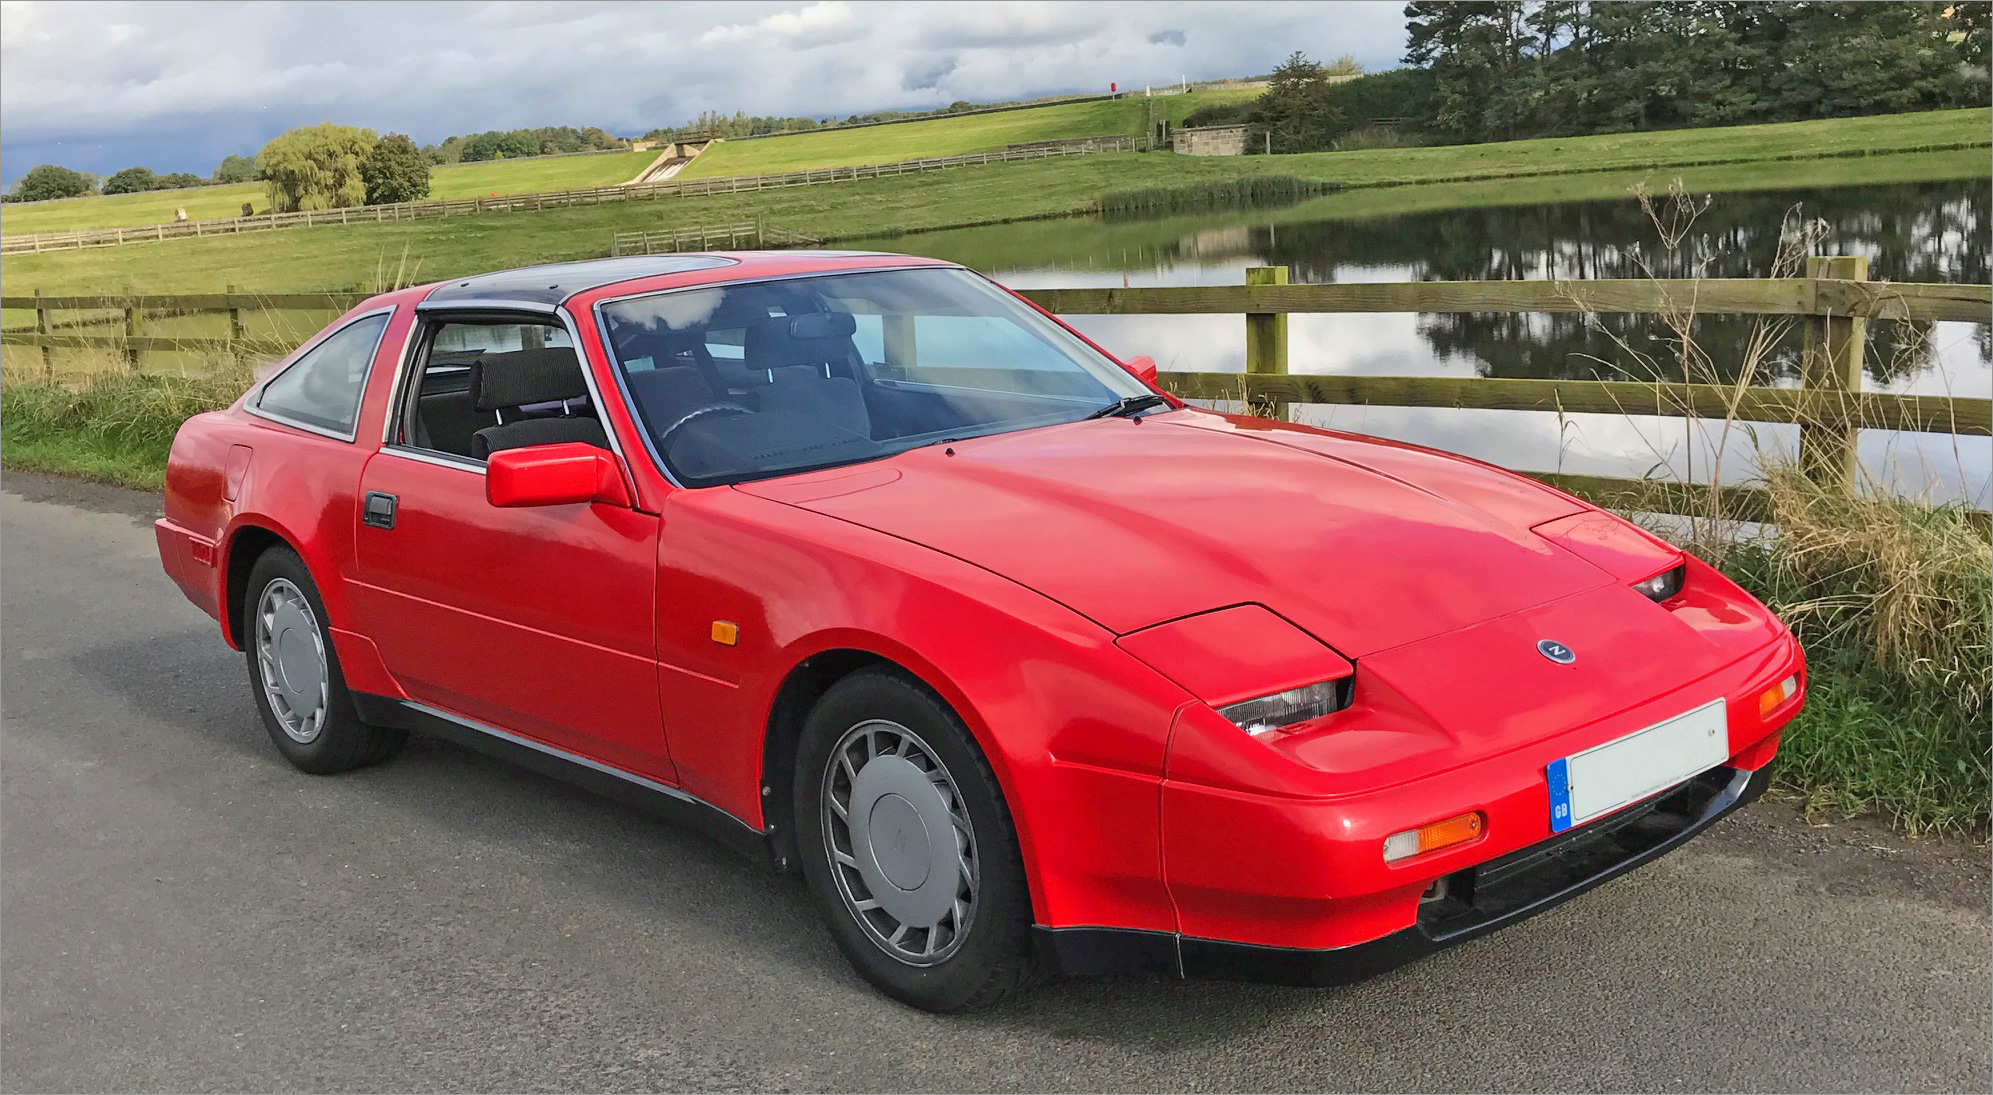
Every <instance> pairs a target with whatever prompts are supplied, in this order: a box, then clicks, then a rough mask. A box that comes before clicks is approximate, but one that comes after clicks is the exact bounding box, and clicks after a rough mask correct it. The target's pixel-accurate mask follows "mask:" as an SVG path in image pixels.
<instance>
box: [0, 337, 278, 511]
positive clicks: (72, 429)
mask: <svg viewBox="0 0 1993 1095" xmlns="http://www.w3.org/2000/svg"><path fill="white" fill-rule="evenodd" d="M250 380H251V376H250V373H249V371H248V370H247V369H246V368H243V367H241V366H236V365H230V364H221V363H217V364H216V365H214V367H213V368H212V369H211V370H210V371H209V372H208V373H207V374H206V375H202V376H155V375H147V374H142V373H130V372H125V371H123V370H122V369H106V370H104V371H101V372H98V373H96V374H94V375H91V376H89V377H88V378H87V379H84V380H82V381H80V382H70V383H65V382H64V381H62V380H60V379H53V378H46V377H38V376H22V375H6V376H4V377H0V462H4V463H5V464H6V466H7V467H9V468H14V469H19V470H22V471H43V472H54V473H58V474H63V475H75V476H80V477H82V478H86V479H94V480H98V481H100V482H106V483H115V484H117V485H118V486H123V487H132V488H135V489H138V490H155V491H156V490H159V489H160V488H161V487H162V486H164V484H165V481H166V454H167V450H168V449H170V448H171V447H172V444H173V435H174V434H175V433H177V432H179V429H180V424H181V423H183V422H185V421H186V420H187V419H189V418H191V417H193V416H194V415H197V414H200V413H201V412H203V411H210V410H214V409H216V408H219V407H226V406H228V405H229V404H230V403H233V402H234V401H235V397H236V396H238V395H241V394H242V391H243V389H244V388H247V387H248V386H249V383H250Z"/></svg>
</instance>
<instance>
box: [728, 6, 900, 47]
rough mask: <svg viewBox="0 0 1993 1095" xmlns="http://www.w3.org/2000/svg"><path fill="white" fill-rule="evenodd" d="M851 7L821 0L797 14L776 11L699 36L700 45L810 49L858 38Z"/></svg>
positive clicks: (859, 32)
mask: <svg viewBox="0 0 1993 1095" xmlns="http://www.w3.org/2000/svg"><path fill="white" fill-rule="evenodd" d="M863 34H864V28H863V27H862V26H861V25H860V23H859V20H858V16H857V15H855V14H854V13H853V12H852V10H851V5H849V4H845V3H842V2H840V0H821V2H820V3H815V4H811V5H810V6H809V7H806V8H803V9H802V10H800V11H778V12H776V13H775V14H773V15H770V16H766V17H764V18H762V19H760V20H758V21H756V22H753V23H727V24H724V25H721V26H717V27H714V28H713V29H711V30H709V31H707V32H706V33H704V34H702V35H700V36H699V44H700V45H701V46H709V47H710V46H725V45H733V44H740V45H749V46H752V45H763V46H778V47H787V48H790V49H795V48H798V47H800V48H803V49H812V48H815V47H817V46H824V45H834V44H836V43H838V42H848V41H850V40H852V39H853V38H857V37H861V36H862V35H863Z"/></svg>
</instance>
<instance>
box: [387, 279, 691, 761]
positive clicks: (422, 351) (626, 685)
mask: <svg viewBox="0 0 1993 1095" xmlns="http://www.w3.org/2000/svg"><path fill="white" fill-rule="evenodd" d="M417 338H418V342H417V343H416V346H417V349H416V352H415V353H413V354H411V355H410V358H409V361H408V363H407V364H406V365H405V369H406V372H405V374H404V375H403V376H402V377H401V378H400V382H399V383H398V384H397V386H396V392H397V397H396V403H395V405H394V407H393V408H391V414H390V418H389V421H388V427H387V433H386V437H385V439H384V443H383V445H382V447H381V449H380V451H379V452H378V453H376V454H375V455H374V457H373V458H372V459H370V460H369V461H368V462H367V465H366V468H365V470H364V472H363V474H362V482H361V484H360V486H361V490H360V507H361V512H360V513H359V514H357V515H356V517H355V520H356V521H357V522H358V525H359V527H358V528H357V529H356V531H355V534H354V535H355V541H356V547H355V561H356V566H355V575H354V581H353V583H352V584H353V589H354V597H355V601H356V612H358V613H359V614H360V616H361V617H362V620H363V627H364V628H365V630H366V633H367V634H368V636H369V637H370V638H372V639H373V641H374V643H375V644H376V646H378V647H379V649H380V653H381V658H382V660H383V662H384V663H385V664H386V665H387V667H388V670H389V672H391V673H392V674H394V676H395V678H396V680H397V681H398V682H399V683H400V684H401V686H402V688H403V689H404V690H405V691H406V692H407V694H408V695H409V697H410V698H412V699H414V700H416V701H418V702H421V703H423V704H427V705H430V706H433V707H437V708H441V709H443V710H445V711H448V712H453V713H456V714H458V715H462V716H467V717H469V718H471V719H473V720H476V721H478V722H482V723H485V724H488V725H492V726H495V727H498V728H500V729H503V730H508V731H512V732H514V733H517V734H521V735H524V736H526V737H529V738H533V739H536V740H538V741H540V742H543V743H546V744H550V745H554V746H557V747H559V748H562V749H565V750H568V751H571V752H575V753H580V754H582V755H584V756H588V757H593V758H595V759H597V760H600V761H604V762H607V763H609V764H611V765H614V766H616V767H619V768H623V769H627V770H630V771H634V772H637V773H640V774H643V775H646V776H650V777H653V778H658V779H663V780H667V781H669V780H672V779H673V778H674V775H675V773H674V772H673V770H672V767H671V763H670V759H669V755H668V751H667V749H666V746H665V739H664V733H663V728H662V725H661V719H660V714H659V704H658V685H657V657H656V639H655V628H654V617H653V612H654V609H653V605H654V603H655V585H656V581H657V555H656V543H657V535H658V518H657V516H656V515H655V514H650V513H644V512H640V511H638V510H635V509H631V508H628V507H623V506H616V505H610V504H606V503H590V504H574V505H555V506H541V507H531V508H505V509H501V508H499V507H496V506H493V505H491V504H490V503H489V502H488V501H487V500H486V497H485V475H484V460H483V459H482V453H481V452H480V451H478V450H479V447H480V445H479V441H478V437H479V435H480V433H483V434H486V435H487V441H489V438H490V436H491V435H494V434H497V433H503V432H505V431H503V430H498V431H494V430H491V429H488V428H487V426H497V425H499V424H500V423H504V422H508V421H509V422H512V423H518V422H520V421H522V420H523V419H525V418H528V417H531V416H533V415H535V414H542V415H550V416H553V417H559V418H563V419H583V418H586V417H588V416H590V415H592V414H593V410H594V406H593V404H592V403H591V401H590V400H589V398H588V394H592V384H590V382H589V381H588V380H587V378H586V375H585V373H584V372H583V371H582V370H583V366H582V363H581V361H580V359H579V357H578V356H577V355H576V354H575V353H574V350H573V343H572V342H571V340H570V336H569V334H568V331H567V329H566V328H565V327H563V326H559V325H556V324H554V323H552V322H550V321H549V318H548V317H545V316H533V315H523V314H522V315H506V314H496V313H480V314H464V315H451V314H447V313H445V314H427V315H425V317H424V321H423V326H422V330H421V331H419V332H418V335H417ZM562 350H565V354H562V353H561V352H560V351H562ZM550 355H551V356H550ZM562 357H566V358H571V359H572V368H573V369H574V370H575V372H576V373H577V374H580V375H579V376H575V377H570V378H569V379H567V380H566V381H558V380H557V382H556V383H555V387H551V388H549V387H546V386H545V382H539V381H533V380H530V379H521V375H522V374H514V373H508V372H506V371H505V370H507V369H508V368H512V367H514V366H515V365H517V363H519V362H522V361H526V360H528V359H530V360H532V361H536V362H538V363H539V364H540V365H541V366H544V365H545V364H546V363H547V362H549V361H550V360H556V361H557V359H559V358H562ZM563 383H564V384H567V385H569V387H560V384H563ZM536 384H539V385H540V389H536V388H535V385H536ZM556 390H558V391H559V393H560V394H559V395H558V397H557V398H556V399H554V400H552V401H541V400H537V399H536V398H535V397H536V396H537V395H541V394H547V393H548V392H552V391H556ZM501 391H504V392H506V393H508V394H505V395H502V396H501V395H496V394H495V393H498V392H501ZM576 393H584V394H581V395H579V396H577V395H576ZM481 398H482V400H483V402H482V403H481V402H480V399H481ZM492 399H501V400H503V401H506V402H508V403H510V404H511V405H510V406H503V407H493V406H490V405H489V404H490V403H491V401H492ZM570 424H571V425H579V424H585V423H573V422H570ZM597 432H599V431H597ZM601 436H602V443H603V444H605V446H606V447H610V448H612V450H613V447H614V444H613V442H612V441H609V439H608V437H607V435H606V433H605V434H601Z"/></svg>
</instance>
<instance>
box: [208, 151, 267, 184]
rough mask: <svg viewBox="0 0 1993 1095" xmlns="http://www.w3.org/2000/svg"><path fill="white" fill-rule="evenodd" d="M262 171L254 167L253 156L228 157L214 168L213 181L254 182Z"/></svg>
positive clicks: (260, 175)
mask: <svg viewBox="0 0 1993 1095" xmlns="http://www.w3.org/2000/svg"><path fill="white" fill-rule="evenodd" d="M262 175H263V171H262V169H261V168H259V167H257V166H256V159H255V157H253V156H228V157H225V158H224V159H223V160H222V161H221V165H220V166H219V167H216V168H215V181H216V182H218V183H246V182H255V181H256V180H257V179H259V178H261V177H262Z"/></svg>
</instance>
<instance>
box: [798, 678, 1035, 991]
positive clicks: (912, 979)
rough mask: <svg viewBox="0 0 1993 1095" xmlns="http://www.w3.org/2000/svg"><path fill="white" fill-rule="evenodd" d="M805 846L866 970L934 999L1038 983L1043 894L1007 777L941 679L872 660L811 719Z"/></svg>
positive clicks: (824, 897) (834, 916)
mask: <svg viewBox="0 0 1993 1095" xmlns="http://www.w3.org/2000/svg"><path fill="white" fill-rule="evenodd" d="M794 794H795V814H794V816H795V818H796V823H797V834H796V841H797V853H798V856H799V857H800V859H801V861H802V867H803V876H804V878H805V879H806V881H807V882H808V884H809V888H810V893H811V895H812V897H814V898H815V900H816V903H817V906H818V909H819V910H820V911H821V912H822V913H823V915H824V918H825V920H826V921H827V922H828V923H829V926H830V929H831V934H832V936H833V937H834V938H835V939H836V940H837V944H838V948H839V949H840V950H842V951H843V952H844V954H845V957H846V958H848V959H850V961H851V964H852V965H853V966H854V967H856V968H857V970H858V972H859V973H860V974H862V975H863V976H864V977H865V978H866V979H867V980H869V981H871V982H872V983H873V984H874V985H876V986H878V988H879V989H880V990H881V991H883V992H885V993H886V994H887V995H889V996H892V997H894V998H895V999H898V1000H901V1001H904V1002H905V1003H908V1004H912V1005H913V1006H915V1007H919V1008H926V1009H928V1010H930V1011H956V1010H963V1009H967V1008H975V1007H981V1006H985V1005H988V1004H991V1003H994V1002H996V1001H997V1000H1000V999H1002V998H1003V997H1004V996H1006V995H1009V994H1010V993H1012V992H1014V991H1016V990H1017V989H1019V988H1022V987H1023V986H1025V985H1027V984H1028V983H1030V981H1031V980H1032V979H1033V976H1034V967H1033V963H1032V957H1031V947H1030V928H1031V902H1030V897H1029V895H1028V894H1027V892H1026V889H1025V884H1024V868H1023V864H1022V862H1021V860H1020V858H1019V855H1018V848H1017V835H1016V832H1015V830H1014V829H1013V828H1012V826H1011V824H1010V818H1009V816H1008V813H1007V812H1006V811H1005V809H1004V805H1003V795H1002V792H1001V790H1000V789H999V788H998V787H997V783H996V777H995V775H994V774H993V773H992V772H991V771H990V768H989V764H988V762H987V761H986V760H984V758H983V755H982V753H981V751H980V750H978V749H977V748H976V745H975V742H974V741H973V740H972V739H971V737H970V735H969V732H968V729H967V727H965V726H963V725H962V721H961V719H960V718H958V717H957V716H956V715H955V713H954V712H953V711H951V710H950V709H949V708H948V706H947V704H945V703H943V702H942V700H941V698H940V697H939V696H936V695H935V694H934V693H933V692H932V691H931V690H929V689H928V688H926V687H925V686H923V685H921V684H920V683H918V682H917V681H914V680H912V679H910V678H908V677H905V676H903V675H900V674H898V673H893V672H885V671H879V670H864V671H861V672H859V673H856V674H853V675H852V676H850V677H846V678H845V679H844V680H842V681H839V682H838V683H837V684H835V685H833V686H832V687H831V689H830V691H828V692H827V693H825V694H824V697H823V699H822V700H821V701H819V702H818V704H817V707H816V709H815V710H814V711H812V712H811V713H810V718H809V721H808V722H807V724H806V725H805V726H804V729H803V739H802V742H801V748H800V754H799V756H798V758H797V765H796V784H795V788H794Z"/></svg>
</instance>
